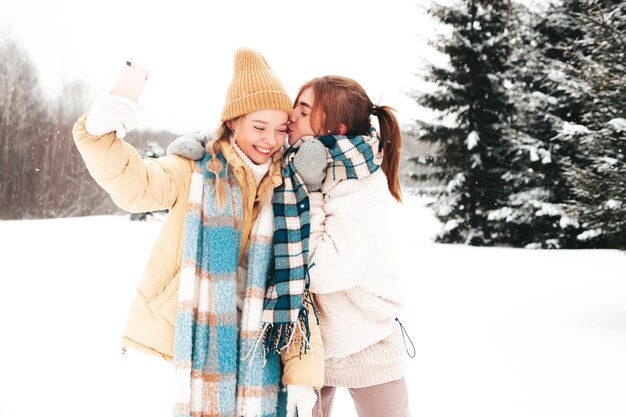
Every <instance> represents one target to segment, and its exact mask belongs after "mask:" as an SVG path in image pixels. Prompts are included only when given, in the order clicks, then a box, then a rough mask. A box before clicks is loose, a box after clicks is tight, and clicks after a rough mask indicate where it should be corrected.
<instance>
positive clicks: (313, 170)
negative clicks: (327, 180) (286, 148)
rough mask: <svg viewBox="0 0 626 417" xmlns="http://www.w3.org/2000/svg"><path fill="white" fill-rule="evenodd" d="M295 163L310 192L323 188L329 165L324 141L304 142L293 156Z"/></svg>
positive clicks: (311, 140)
mask: <svg viewBox="0 0 626 417" xmlns="http://www.w3.org/2000/svg"><path fill="white" fill-rule="evenodd" d="M293 164H294V166H295V167H296V171H297V172H298V174H299V175H300V177H302V181H304V185H306V188H307V190H308V191H309V192H313V191H319V190H320V189H321V188H322V182H323V181H324V177H325V176H326V165H327V163H326V147H325V146H324V144H323V143H322V142H320V141H319V140H317V139H309V140H307V141H305V142H303V143H302V145H300V149H298V152H296V155H295V156H294V158H293Z"/></svg>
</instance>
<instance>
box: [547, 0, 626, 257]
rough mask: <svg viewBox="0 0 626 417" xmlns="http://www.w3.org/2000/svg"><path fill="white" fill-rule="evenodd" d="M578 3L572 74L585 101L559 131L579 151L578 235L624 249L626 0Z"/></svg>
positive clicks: (573, 171)
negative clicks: (579, 29)
mask: <svg viewBox="0 0 626 417" xmlns="http://www.w3.org/2000/svg"><path fill="white" fill-rule="evenodd" d="M580 3H581V5H580V6H581V7H580V9H579V10H577V11H574V12H572V13H571V15H572V16H573V17H574V18H577V19H578V20H579V21H580V22H581V26H582V28H583V36H582V37H581V39H580V41H579V42H578V43H577V44H576V45H575V47H576V48H579V49H580V50H582V51H579V53H578V54H577V55H576V56H575V58H576V59H575V60H572V61H571V67H570V68H569V72H568V73H569V74H570V76H574V75H576V76H578V77H580V78H582V79H583V80H584V81H585V85H586V88H585V93H586V99H587V105H586V106H585V108H584V112H583V114H582V115H581V120H580V122H579V123H578V124H574V123H566V124H564V126H563V129H562V130H561V132H560V133H559V135H558V136H557V138H558V139H559V140H561V141H563V142H567V143H571V144H573V146H575V147H576V150H577V155H576V157H575V158H572V159H571V161H569V162H570V163H569V164H568V165H567V169H566V172H565V175H566V177H567V179H568V183H569V185H570V187H571V188H572V192H573V194H574V195H575V197H576V198H575V200H574V201H573V202H572V204H571V206H570V210H571V211H572V212H573V213H575V215H576V216H578V217H580V219H581V222H582V225H583V226H584V228H585V229H586V231H585V232H583V233H581V234H580V235H579V236H578V239H579V240H581V241H588V240H602V241H604V242H605V244H606V245H607V246H608V247H612V248H620V249H626V229H625V226H626V165H625V164H626V161H625V153H626V4H624V2H623V1H617V0H584V1H581V2H580Z"/></svg>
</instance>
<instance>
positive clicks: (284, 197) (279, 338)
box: [262, 128, 383, 353]
mask: <svg viewBox="0 0 626 417" xmlns="http://www.w3.org/2000/svg"><path fill="white" fill-rule="evenodd" d="M306 139H307V138H303V139H301V140H300V141H299V142H298V143H297V144H295V145H294V146H292V147H291V148H289V150H288V151H287V152H286V153H285V156H284V157H283V166H282V176H283V184H282V185H281V186H280V187H279V188H277V189H276V190H274V196H273V201H272V205H273V211H274V270H273V271H272V276H271V279H270V286H269V287H268V290H267V293H266V300H267V301H266V304H265V309H264V310H263V317H262V320H263V322H264V323H265V327H264V333H263V340H264V346H265V350H266V352H270V353H271V352H279V351H280V350H282V349H284V348H285V347H287V346H289V344H290V343H291V341H292V340H293V335H294V332H295V331H296V329H299V331H301V332H302V334H304V335H305V339H304V345H303V346H301V347H300V349H301V352H302V351H306V350H307V348H308V346H307V341H308V339H309V336H310V332H309V328H308V317H307V314H308V312H309V311H315V309H314V308H313V306H312V304H311V298H310V294H309V280H308V268H309V265H308V261H309V236H310V217H309V194H308V191H307V189H306V186H305V185H304V183H303V181H302V178H301V177H300V175H299V174H298V173H297V172H296V169H295V166H294V164H293V158H294V156H295V155H296V153H297V152H298V149H299V146H300V144H301V143H302V142H303V141H304V140H306ZM318 139H319V140H320V141H321V142H322V143H323V144H324V146H325V147H326V156H327V162H328V168H327V173H326V178H327V179H328V178H332V179H333V180H341V179H358V178H364V177H366V176H368V175H371V174H373V173H374V172H376V170H378V168H379V167H380V164H381V163H382V158H383V152H382V146H381V143H380V140H379V137H378V133H377V132H376V130H375V129H373V128H372V129H370V130H369V132H368V134H367V135H351V136H334V135H328V136H323V137H319V138H318ZM307 303H308V304H310V305H311V307H310V308H304V307H305V304H307Z"/></svg>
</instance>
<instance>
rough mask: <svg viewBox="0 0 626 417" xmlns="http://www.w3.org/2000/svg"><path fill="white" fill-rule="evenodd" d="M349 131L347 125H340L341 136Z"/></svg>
mask: <svg viewBox="0 0 626 417" xmlns="http://www.w3.org/2000/svg"><path fill="white" fill-rule="evenodd" d="M347 131H348V128H347V127H346V125H344V124H343V123H339V134H340V135H345V134H346V132H347Z"/></svg>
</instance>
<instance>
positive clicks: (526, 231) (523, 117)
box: [489, 2, 595, 248]
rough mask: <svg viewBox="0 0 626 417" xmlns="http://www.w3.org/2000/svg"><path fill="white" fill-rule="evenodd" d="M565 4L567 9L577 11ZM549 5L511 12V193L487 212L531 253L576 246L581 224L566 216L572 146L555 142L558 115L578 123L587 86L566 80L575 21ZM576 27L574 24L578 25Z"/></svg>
mask: <svg viewBox="0 0 626 417" xmlns="http://www.w3.org/2000/svg"><path fill="white" fill-rule="evenodd" d="M574 3H575V2H572V3H569V7H578V5H576V4H574ZM561 7H562V6H561V5H559V6H555V5H552V6H551V7H550V8H549V9H548V10H547V11H546V10H540V11H537V12H534V11H531V10H530V9H528V8H527V7H525V6H523V5H517V8H518V11H517V13H514V14H512V15H511V19H512V21H511V26H512V27H514V28H515V30H514V31H513V32H514V36H513V37H512V38H511V40H512V47H513V48H512V56H511V63H512V65H511V69H510V73H509V77H510V85H508V87H509V88H508V91H509V99H510V100H511V103H513V104H514V106H515V110H516V111H515V112H514V115H513V117H512V119H511V126H510V134H509V140H510V141H511V143H512V149H513V154H511V155H510V161H511V170H510V172H508V173H507V174H506V175H505V178H504V179H505V181H506V182H507V183H509V186H510V187H509V188H510V189H511V190H512V193H511V194H510V195H509V197H508V201H507V203H506V204H505V205H504V206H503V207H502V208H500V209H497V210H494V211H492V212H490V214H489V215H490V217H491V218H492V219H502V220H503V221H505V222H506V224H507V225H508V227H509V235H510V236H511V242H512V243H514V244H519V245H520V246H526V247H533V248H578V247H586V245H589V244H592V243H595V242H591V241H584V242H583V241H579V240H577V239H576V236H577V235H579V234H580V233H581V232H582V230H581V227H580V223H579V221H578V219H577V218H576V217H575V216H573V215H572V213H568V211H567V210H566V208H567V207H568V202H570V201H571V200H572V198H573V195H572V193H571V191H570V189H569V186H568V183H567V182H566V180H565V177H564V175H563V171H564V169H563V162H564V160H565V161H569V158H571V155H572V154H575V149H574V148H573V147H572V144H571V143H561V142H559V141H555V140H554V138H555V136H556V135H557V133H558V132H559V131H560V129H561V126H563V123H564V121H563V119H562V118H563V117H566V118H568V119H578V120H580V118H581V115H582V112H581V108H583V107H584V106H583V100H581V97H580V96H581V92H582V91H583V87H585V84H584V82H582V81H581V80H577V79H575V78H572V77H570V78H567V77H566V76H565V68H566V67H567V66H568V65H569V64H568V60H569V59H570V55H571V51H570V50H569V48H570V46H571V45H572V44H573V43H575V42H576V41H578V40H580V38H581V37H582V32H581V31H580V29H579V28H578V26H579V22H578V21H577V20H576V19H573V18H572V16H571V14H570V15H568V14H567V13H564V12H563V10H560V8H561ZM577 25H578V26H577Z"/></svg>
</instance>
